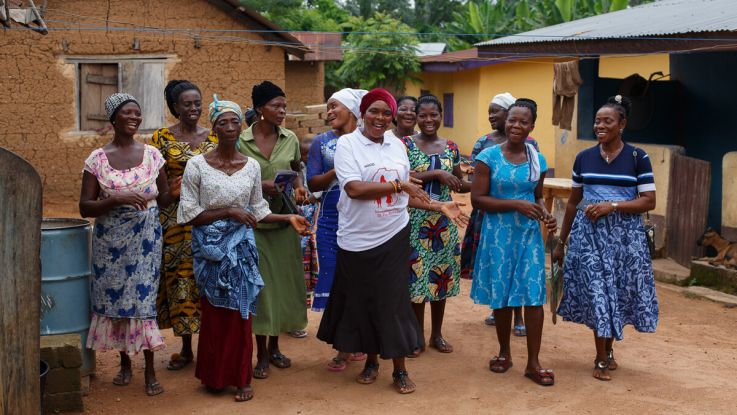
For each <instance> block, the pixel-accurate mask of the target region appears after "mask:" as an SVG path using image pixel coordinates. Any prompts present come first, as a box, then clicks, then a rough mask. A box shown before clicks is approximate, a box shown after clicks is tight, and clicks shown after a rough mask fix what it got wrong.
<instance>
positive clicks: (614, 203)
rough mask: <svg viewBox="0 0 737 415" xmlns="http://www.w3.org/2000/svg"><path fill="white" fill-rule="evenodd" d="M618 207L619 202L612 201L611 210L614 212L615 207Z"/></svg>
mask: <svg viewBox="0 0 737 415" xmlns="http://www.w3.org/2000/svg"><path fill="white" fill-rule="evenodd" d="M618 207H619V203H617V202H612V209H614V210H613V211H614V212H616V211H617V208H618Z"/></svg>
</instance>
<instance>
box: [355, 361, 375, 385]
mask: <svg viewBox="0 0 737 415" xmlns="http://www.w3.org/2000/svg"><path fill="white" fill-rule="evenodd" d="M377 377H379V364H378V363H369V362H367V363H366V365H365V366H364V367H363V370H362V371H361V373H359V374H358V377H357V378H356V382H358V383H360V384H362V385H370V384H372V383H374V382H376V378H377Z"/></svg>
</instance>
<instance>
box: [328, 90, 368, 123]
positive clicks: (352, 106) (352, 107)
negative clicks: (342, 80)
mask: <svg viewBox="0 0 737 415" xmlns="http://www.w3.org/2000/svg"><path fill="white" fill-rule="evenodd" d="M366 93H368V91H366V90H365V89H353V88H343V89H341V90H340V91H338V92H336V93H334V94H333V95H331V96H330V99H334V100H336V101H338V102H340V103H341V104H343V105H345V107H346V108H348V110H349V111H350V112H351V113H353V115H355V116H356V119H357V120H360V119H361V109H360V107H361V98H363V96H364V95H366Z"/></svg>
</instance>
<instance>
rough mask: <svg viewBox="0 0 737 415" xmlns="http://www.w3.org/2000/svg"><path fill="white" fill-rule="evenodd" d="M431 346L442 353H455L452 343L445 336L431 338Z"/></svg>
mask: <svg viewBox="0 0 737 415" xmlns="http://www.w3.org/2000/svg"><path fill="white" fill-rule="evenodd" d="M430 347H432V348H433V349H435V350H437V351H439V352H440V353H453V346H451V345H450V343H448V342H447V341H446V340H445V339H444V338H442V337H435V338H434V339H430Z"/></svg>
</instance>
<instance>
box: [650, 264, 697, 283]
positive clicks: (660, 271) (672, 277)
mask: <svg viewBox="0 0 737 415" xmlns="http://www.w3.org/2000/svg"><path fill="white" fill-rule="evenodd" d="M653 274H655V280H656V281H660V282H667V283H670V284H678V285H682V284H683V283H684V282H685V281H686V280H687V279H688V277H689V276H690V275H691V271H690V270H689V269H688V268H686V267H684V266H682V265H680V264H679V263H677V262H676V261H673V260H672V259H668V258H658V259H654V260H653Z"/></svg>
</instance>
